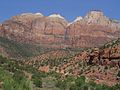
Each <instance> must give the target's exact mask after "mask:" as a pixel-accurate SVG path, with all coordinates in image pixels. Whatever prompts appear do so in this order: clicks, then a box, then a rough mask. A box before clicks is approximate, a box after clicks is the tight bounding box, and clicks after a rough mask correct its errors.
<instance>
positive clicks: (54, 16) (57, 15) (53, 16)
mask: <svg viewBox="0 0 120 90" xmlns="http://www.w3.org/2000/svg"><path fill="white" fill-rule="evenodd" d="M49 17H52V18H61V19H64V17H63V16H61V15H60V14H52V15H49Z"/></svg>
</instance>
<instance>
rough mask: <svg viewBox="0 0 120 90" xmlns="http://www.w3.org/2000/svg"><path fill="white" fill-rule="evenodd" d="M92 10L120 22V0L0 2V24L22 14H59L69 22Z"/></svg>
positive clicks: (14, 0)
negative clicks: (99, 11) (100, 11)
mask: <svg viewBox="0 0 120 90" xmlns="http://www.w3.org/2000/svg"><path fill="white" fill-rule="evenodd" d="M90 10H102V11H103V12H104V13H105V15H106V16H108V17H110V18H114V19H118V20H120V0H0V22H3V21H4V20H7V19H9V18H10V17H11V16H15V15H18V14H21V13H37V12H41V13H42V14H44V15H45V16H48V15H50V14H53V13H59V14H61V15H62V16H64V17H65V18H66V19H67V20H68V21H72V20H74V19H75V18H76V17H77V16H85V15H86V14H87V13H88V12H89V11H90Z"/></svg>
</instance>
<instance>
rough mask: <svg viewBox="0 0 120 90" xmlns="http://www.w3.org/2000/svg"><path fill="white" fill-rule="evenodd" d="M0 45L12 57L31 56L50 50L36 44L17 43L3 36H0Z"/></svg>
mask: <svg viewBox="0 0 120 90" xmlns="http://www.w3.org/2000/svg"><path fill="white" fill-rule="evenodd" d="M0 46H2V47H4V48H5V50H6V52H7V53H8V54H10V55H11V56H12V57H14V58H26V57H32V56H36V55H39V54H41V53H45V52H46V51H50V50H51V49H48V48H44V47H41V46H37V45H31V44H22V43H17V42H15V41H13V40H8V39H6V38H3V37H0Z"/></svg>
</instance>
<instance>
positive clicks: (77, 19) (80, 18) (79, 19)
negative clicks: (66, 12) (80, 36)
mask: <svg viewBox="0 0 120 90" xmlns="http://www.w3.org/2000/svg"><path fill="white" fill-rule="evenodd" d="M82 19H83V17H81V16H79V17H77V18H76V19H75V20H74V22H77V21H81V20H82Z"/></svg>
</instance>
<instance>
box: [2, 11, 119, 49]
mask: <svg viewBox="0 0 120 90" xmlns="http://www.w3.org/2000/svg"><path fill="white" fill-rule="evenodd" d="M0 36H1V37H5V38H8V39H10V40H14V41H17V42H21V43H32V44H38V45H43V46H46V47H53V48H66V47H72V48H76V47H83V48H86V47H96V46H102V45H103V44H105V43H106V42H109V41H111V40H113V39H116V38H118V37H119V36H120V23H119V22H118V21H116V20H112V19H109V18H108V17H106V16H104V14H103V12H102V11H96V10H94V11H90V12H89V13H88V14H87V15H86V16H85V17H78V18H77V19H75V20H74V21H73V22H71V23H69V22H68V21H67V20H65V18H64V17H63V16H61V15H59V14H53V15H50V16H44V15H42V14H41V13H35V14H32V13H24V14H21V15H17V16H14V17H12V18H11V19H9V20H7V21H5V22H3V23H2V24H1V25H0Z"/></svg>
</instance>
